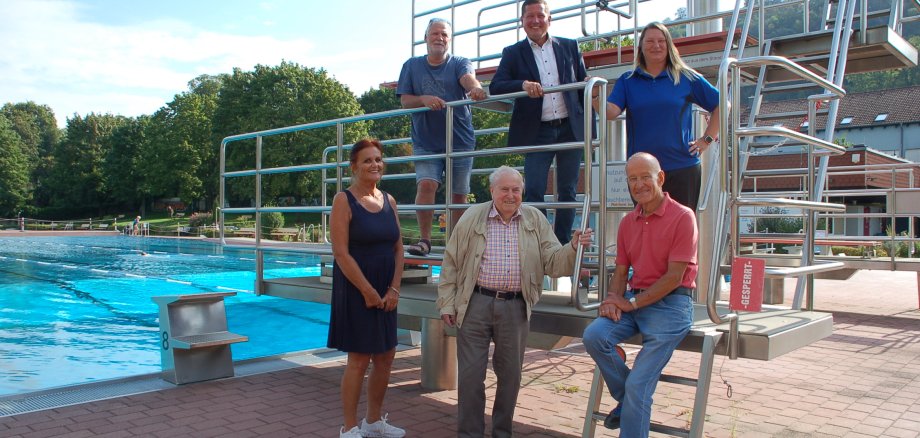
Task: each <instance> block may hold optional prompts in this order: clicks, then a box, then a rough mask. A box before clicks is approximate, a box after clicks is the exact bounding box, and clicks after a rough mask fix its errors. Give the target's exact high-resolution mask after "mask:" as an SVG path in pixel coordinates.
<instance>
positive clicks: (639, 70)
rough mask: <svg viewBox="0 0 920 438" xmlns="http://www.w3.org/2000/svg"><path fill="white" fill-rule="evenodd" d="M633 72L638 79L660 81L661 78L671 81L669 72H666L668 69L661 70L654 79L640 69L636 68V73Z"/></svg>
mask: <svg viewBox="0 0 920 438" xmlns="http://www.w3.org/2000/svg"><path fill="white" fill-rule="evenodd" d="M635 72H636V73H637V74H638V75H639V76H640V77H643V78H646V79H662V78H668V79H672V78H671V71H670V70H668V69H664V70H662V71H661V73H658V76H654V77H653V76H652V75H651V74H650V73H649V72H647V71H645V70H642V67H636V71H635Z"/></svg>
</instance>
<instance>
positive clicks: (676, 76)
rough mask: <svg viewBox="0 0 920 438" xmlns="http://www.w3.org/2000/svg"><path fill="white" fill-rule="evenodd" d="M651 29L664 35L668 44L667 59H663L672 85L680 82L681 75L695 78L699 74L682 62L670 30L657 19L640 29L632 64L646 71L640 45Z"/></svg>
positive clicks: (692, 79)
mask: <svg viewBox="0 0 920 438" xmlns="http://www.w3.org/2000/svg"><path fill="white" fill-rule="evenodd" d="M651 29H658V30H659V31H661V33H662V34H663V35H664V40H665V42H666V44H667V45H668V59H667V60H665V69H666V70H667V71H668V74H669V75H670V76H671V79H673V80H674V85H677V84H679V83H680V77H681V76H686V77H687V79H689V80H691V81H695V80H697V79H698V78H699V77H700V74H699V73H697V72H696V70H694V69H692V68H690V67H689V66H688V65H687V64H684V60H683V59H681V58H680V52H678V51H677V46H675V45H674V39H673V38H671V32H669V31H668V28H667V27H666V26H665V25H663V24H661V23H659V22H657V21H653V22H651V23H649V24H647V25H646V26H645V28H643V29H642V34H641V35H640V36H639V44H637V45H636V47H637V50H636V58H635V59H634V60H633V66H634V67H642V69H643V70H645V71H648V68H647V66H646V63H645V54H644V53H643V52H642V46H643V45H644V44H645V36H646V35H647V34H648V31H649V30H651Z"/></svg>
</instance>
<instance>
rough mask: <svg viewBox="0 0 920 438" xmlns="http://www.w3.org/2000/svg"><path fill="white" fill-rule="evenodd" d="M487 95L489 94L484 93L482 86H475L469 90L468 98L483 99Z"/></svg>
mask: <svg viewBox="0 0 920 438" xmlns="http://www.w3.org/2000/svg"><path fill="white" fill-rule="evenodd" d="M487 97H489V95H487V94H486V90H483V89H482V87H475V88H473V89H472V90H470V99H473V100H484V99H485V98H487Z"/></svg>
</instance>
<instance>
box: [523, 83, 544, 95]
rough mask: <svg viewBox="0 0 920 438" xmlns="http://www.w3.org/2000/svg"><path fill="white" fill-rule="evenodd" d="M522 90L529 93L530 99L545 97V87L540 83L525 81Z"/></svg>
mask: <svg viewBox="0 0 920 438" xmlns="http://www.w3.org/2000/svg"><path fill="white" fill-rule="evenodd" d="M521 88H522V89H523V90H524V91H526V92H527V95H528V96H530V97H543V85H542V84H540V83H539V82H534V81H524V85H522V86H521Z"/></svg>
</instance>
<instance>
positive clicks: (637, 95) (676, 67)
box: [607, 23, 719, 211]
mask: <svg viewBox="0 0 920 438" xmlns="http://www.w3.org/2000/svg"><path fill="white" fill-rule="evenodd" d="M639 47H640V48H641V50H640V51H639V53H638V56H637V57H636V59H635V62H634V65H635V67H636V68H635V69H634V70H632V71H629V72H626V73H624V74H623V75H622V76H620V78H619V79H618V80H617V82H616V85H614V87H613V93H611V94H610V96H609V97H608V98H607V119H608V120H613V119H615V118H617V117H618V116H619V115H620V113H621V112H623V111H624V110H625V111H626V137H627V143H626V155H627V157H631V156H632V155H633V154H635V153H636V152H648V153H650V154H652V155H654V156H655V158H657V159H658V161H659V162H660V163H661V169H662V170H664V171H665V183H664V187H663V189H664V191H665V192H668V194H670V195H671V199H674V200H675V201H677V202H680V203H681V204H683V205H686V206H687V207H690V208H691V209H692V210H694V211H696V206H697V202H698V201H699V196H700V183H701V173H702V172H701V168H700V154H701V153H702V152H703V151H705V150H706V149H707V148H708V147H709V146H710V145H711V144H712V142H713V141H715V138H714V137H716V136H717V135H718V132H719V92H718V90H716V89H715V87H713V86H712V84H710V83H709V82H708V81H707V80H706V79H705V78H703V77H702V76H701V75H700V74H699V73H697V72H696V71H695V70H693V69H692V68H690V67H688V66H687V64H684V61H683V60H681V58H680V53H678V51H677V48H676V47H675V46H674V41H673V40H672V39H671V33H670V32H668V28H666V27H665V26H664V25H662V24H661V23H650V24H648V25H647V26H645V29H643V30H642V35H641V36H640V37H639ZM692 104H697V105H699V106H700V107H702V108H703V109H704V110H706V111H709V112H710V113H711V117H710V122H709V124H708V126H706V129H705V132H703V135H701V136H700V137H699V138H697V139H693V138H691V137H690V135H691V132H690V131H691V126H692V106H693V105H692Z"/></svg>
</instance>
